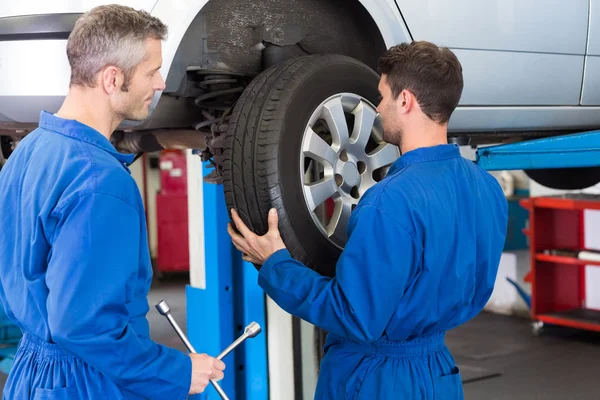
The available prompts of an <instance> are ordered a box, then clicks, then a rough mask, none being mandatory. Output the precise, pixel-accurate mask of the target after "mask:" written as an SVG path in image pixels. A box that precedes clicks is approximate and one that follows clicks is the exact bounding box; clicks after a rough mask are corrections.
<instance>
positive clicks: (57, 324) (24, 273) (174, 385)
mask: <svg viewBox="0 0 600 400" xmlns="http://www.w3.org/2000/svg"><path fill="white" fill-rule="evenodd" d="M132 157H133V156H132V155H124V154H120V153H118V152H117V151H116V150H115V148H114V147H113V146H112V144H111V143H110V142H109V141H108V140H107V139H106V138H105V137H104V136H102V135H101V134H100V133H99V132H98V131H96V130H94V129H92V128H91V127H89V126H86V125H84V124H82V123H79V122H77V121H73V120H65V119H62V118H59V117H57V116H54V115H52V114H49V113H46V112H42V113H41V117H40V124H39V128H38V129H36V130H34V131H33V132H31V133H30V134H29V135H27V136H26V137H25V138H24V139H23V140H22V141H21V143H20V144H19V145H18V146H17V148H16V150H15V151H14V152H13V154H12V155H11V157H10V158H9V159H8V161H7V163H6V164H5V166H4V168H2V171H1V172H0V210H2V212H0V301H1V302H2V306H3V308H4V310H5V311H6V313H7V315H8V316H9V318H10V319H11V320H12V321H14V322H15V323H16V324H17V325H18V326H19V327H20V328H21V329H22V330H23V333H24V335H23V338H22V340H21V342H20V344H19V348H18V351H17V355H16V358H15V362H14V366H13V369H12V370H11V373H10V376H9V378H8V381H7V383H6V386H5V388H4V393H3V398H5V399H10V400H25V399H32V398H33V399H46V400H64V399H86V400H88V399H90V400H92V399H93V400H95V399H111V400H118V399H144V398H145V399H185V398H186V397H187V394H188V392H189V388H190V384H191V360H190V358H189V356H188V355H186V354H184V353H182V352H179V351H177V350H174V349H169V348H167V347H164V346H162V345H158V344H156V343H155V342H153V341H152V340H150V337H149V326H148V321H147V319H146V313H147V312H148V310H149V306H148V301H147V294H148V291H149V289H150V283H151V279H152V267H151V264H150V255H149V250H148V238H147V233H146V222H145V217H144V209H143V203H142V200H141V197H140V193H139V190H138V188H137V186H136V184H135V181H134V180H133V178H132V177H131V175H130V173H129V169H128V168H127V164H129V163H130V162H131V161H132V160H133V158H132Z"/></svg>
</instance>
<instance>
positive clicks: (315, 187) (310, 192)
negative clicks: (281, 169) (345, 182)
mask: <svg viewBox="0 0 600 400" xmlns="http://www.w3.org/2000/svg"><path fill="white" fill-rule="evenodd" d="M336 191H337V185H336V184H335V180H334V179H333V178H332V177H326V178H325V179H324V180H320V181H319V182H316V183H312V184H309V185H304V197H305V198H306V200H307V205H308V206H309V209H310V211H311V212H312V211H314V210H315V208H317V207H318V206H320V205H321V204H323V202H324V201H325V200H327V199H328V198H330V197H331V196H333V194H334V193H335V192H336Z"/></svg>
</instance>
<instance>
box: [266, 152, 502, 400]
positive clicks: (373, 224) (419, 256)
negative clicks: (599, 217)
mask: <svg viewBox="0 0 600 400" xmlns="http://www.w3.org/2000/svg"><path fill="white" fill-rule="evenodd" d="M507 210H508V207H507V202H506V199H505V197H504V194H503V192H502V190H501V187H500V185H499V184H498V182H497V181H496V180H495V178H493V177H492V176H491V175H490V174H488V173H487V172H485V171H484V170H482V169H481V168H480V167H478V166H477V165H476V164H474V163H473V162H471V161H469V160H466V159H464V158H462V157H461V155H460V152H459V148H458V147H457V146H455V145H438V146H434V147H426V148H418V149H415V150H412V151H409V152H407V153H406V154H404V155H403V156H402V157H400V158H399V159H398V160H397V161H396V162H395V163H394V164H393V165H392V167H391V168H390V171H389V173H388V175H387V177H386V178H385V179H384V180H382V181H381V182H379V183H378V184H376V185H375V186H373V187H372V188H371V189H369V190H368V191H367V193H366V194H365V195H364V196H363V198H361V200H360V202H359V204H358V206H357V207H356V209H355V210H354V212H353V213H352V215H351V218H350V222H349V226H348V234H349V239H348V242H347V244H346V247H345V249H344V251H343V252H342V255H341V257H340V259H339V261H338V263H337V266H336V277H335V278H333V279H330V278H327V277H323V276H321V275H319V274H318V273H316V272H315V271H313V270H311V269H309V268H307V267H305V266H304V265H302V264H300V263H299V262H297V261H295V260H293V259H292V258H291V257H290V253H289V252H288V251H287V250H280V251H278V252H276V253H275V254H273V255H272V256H271V257H270V258H269V259H268V260H267V261H266V262H265V264H264V265H263V266H262V268H261V269H260V273H259V284H260V285H261V287H262V288H263V289H264V290H265V292H266V293H267V294H268V295H269V296H270V297H271V298H272V299H273V300H274V301H275V302H277V303H278V304H279V305H280V306H281V307H282V308H283V309H284V310H286V311H287V312H289V313H291V314H293V315H296V316H298V317H300V318H302V319H304V320H306V321H308V322H310V323H312V324H314V325H316V326H318V327H320V328H323V329H324V330H325V331H327V332H329V335H328V337H327V341H326V345H325V357H324V359H323V360H322V363H321V373H320V376H319V380H318V384H317V390H316V395H315V399H316V400H324V399H328V400H329V399H331V400H333V399H336V400H337V399H340V400H342V399H343V400H348V399H351V400H355V399H361V400H362V399H378V400H397V399H453V400H454V399H462V398H463V391H462V382H461V377H460V371H459V370H458V368H457V366H456V364H455V363H454V360H453V358H452V356H451V354H450V352H449V351H448V349H447V347H446V346H445V344H444V334H445V332H446V331H448V330H450V329H452V328H454V327H457V326H459V325H461V324H463V323H464V322H466V321H468V320H469V319H471V318H473V317H474V316H475V315H477V314H478V313H479V312H480V311H481V310H482V309H483V307H484V305H485V304H486V303H487V301H488V299H489V297H490V295H491V293H492V290H493V287H494V282H495V279H496V274H497V270H498V264H499V262H500V256H501V254H502V249H503V246H504V240H505V234H506V227H507V212H508V211H507Z"/></svg>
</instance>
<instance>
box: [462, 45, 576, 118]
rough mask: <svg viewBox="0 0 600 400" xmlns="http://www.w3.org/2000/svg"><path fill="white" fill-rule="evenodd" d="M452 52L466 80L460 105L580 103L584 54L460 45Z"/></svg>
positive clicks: (552, 104) (553, 104)
mask: <svg viewBox="0 0 600 400" xmlns="http://www.w3.org/2000/svg"><path fill="white" fill-rule="evenodd" d="M454 53H455V54H456V56H457V57H458V59H459V60H460V62H461V64H462V67H463V75H464V80H465V86H464V89H463V94H462V97H461V100H460V105H464V106H469V105H492V106H496V105H506V106H513V105H519V106H529V105H548V106H555V105H572V106H576V105H578V104H579V96H580V94H581V80H582V71H583V61H584V57H574V56H570V55H565V54H545V53H507V52H500V51H486V50H462V49H461V50H454ZM507 54H510V56H507Z"/></svg>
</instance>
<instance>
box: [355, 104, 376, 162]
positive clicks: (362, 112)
mask: <svg viewBox="0 0 600 400" xmlns="http://www.w3.org/2000/svg"><path fill="white" fill-rule="evenodd" d="M376 115H377V114H376V113H375V110H373V109H372V108H371V107H365V105H364V103H361V104H360V106H359V107H358V110H357V111H356V113H355V119H354V130H353V132H352V139H351V141H352V142H353V146H356V147H357V151H362V152H364V151H365V147H367V142H368V141H369V138H370V137H371V131H372V130H373V123H374V122H375V117H376Z"/></svg>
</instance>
